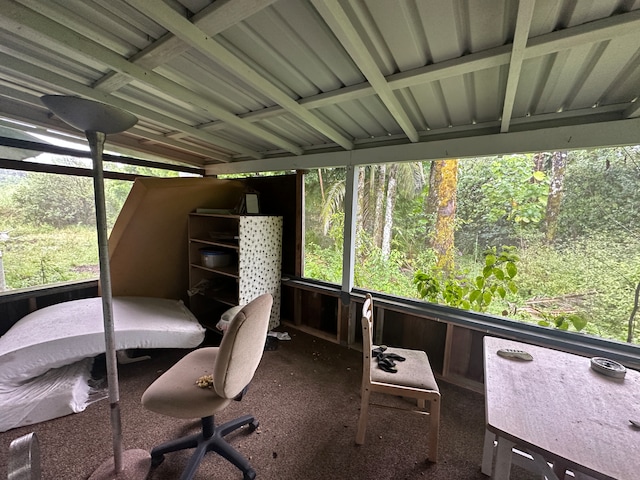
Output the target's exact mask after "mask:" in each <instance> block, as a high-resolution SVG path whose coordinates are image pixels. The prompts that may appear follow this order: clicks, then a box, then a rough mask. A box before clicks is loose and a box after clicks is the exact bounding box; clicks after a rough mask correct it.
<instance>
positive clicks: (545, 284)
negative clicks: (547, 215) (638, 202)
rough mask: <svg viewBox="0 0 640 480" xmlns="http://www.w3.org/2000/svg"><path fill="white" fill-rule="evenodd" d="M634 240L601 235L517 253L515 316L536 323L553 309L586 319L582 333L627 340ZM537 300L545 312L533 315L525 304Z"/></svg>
mask: <svg viewBox="0 0 640 480" xmlns="http://www.w3.org/2000/svg"><path fill="white" fill-rule="evenodd" d="M637 239H638V234H634V233H624V232H622V233H616V232H600V233H594V234H593V235H591V236H588V237H582V238H579V239H576V240H574V241H572V242H567V243H560V244H556V245H553V246H550V245H545V244H544V243H543V242H542V241H539V242H534V243H532V244H530V245H529V246H528V247H527V248H526V249H524V250H521V251H520V257H521V261H520V263H519V270H520V272H519V275H518V279H519V281H518V285H519V287H520V291H519V294H518V299H515V300H514V303H515V304H516V305H515V307H516V311H517V315H516V318H520V319H523V320H526V321H535V322H536V323H537V322H538V321H539V320H540V319H539V318H538V317H539V316H540V315H542V316H543V319H544V316H545V315H546V316H547V317H549V316H552V315H553V312H554V311H561V312H564V311H566V312H569V313H576V314H578V315H579V316H582V317H583V318H585V319H588V324H587V325H586V326H585V327H584V328H583V330H582V331H584V332H586V333H590V334H593V335H598V336H600V337H604V338H611V339H615V340H620V341H626V338H627V322H628V319H629V315H630V313H631V310H632V308H633V295H634V290H635V285H636V284H637V281H638V279H640V250H639V249H638V247H637V245H638V243H637ZM538 299H543V300H545V303H544V305H546V308H536V310H535V312H533V313H534V315H532V314H531V313H530V312H529V308H528V304H527V302H529V304H531V302H532V300H538ZM552 300H555V301H554V302H552ZM636 330H637V329H636ZM639 340H640V337H638V336H637V335H636V340H635V341H639Z"/></svg>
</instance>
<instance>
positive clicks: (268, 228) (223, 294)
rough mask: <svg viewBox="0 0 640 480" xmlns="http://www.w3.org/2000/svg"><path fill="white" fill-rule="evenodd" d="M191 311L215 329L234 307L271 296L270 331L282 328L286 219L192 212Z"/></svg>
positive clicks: (190, 225) (203, 322) (190, 258)
mask: <svg viewBox="0 0 640 480" xmlns="http://www.w3.org/2000/svg"><path fill="white" fill-rule="evenodd" d="M188 234H189V297H190V304H189V306H190V308H191V310H192V311H193V313H194V314H195V315H196V316H197V317H198V319H199V320H200V322H201V323H202V324H203V325H205V326H207V327H213V326H214V325H215V324H216V323H217V322H218V320H219V319H220V315H221V313H222V312H224V311H225V310H227V309H228V308H229V307H231V306H235V305H246V304H247V303H249V302H250V301H251V300H253V299H254V298H255V297H257V296H258V295H261V294H263V293H271V295H272V296H273V307H272V309H271V319H270V322H269V329H270V330H271V329H273V328H275V327H277V326H278V325H279V324H280V288H281V287H280V279H281V264H282V217H276V216H266V215H226V214H210V213H191V214H189V228H188Z"/></svg>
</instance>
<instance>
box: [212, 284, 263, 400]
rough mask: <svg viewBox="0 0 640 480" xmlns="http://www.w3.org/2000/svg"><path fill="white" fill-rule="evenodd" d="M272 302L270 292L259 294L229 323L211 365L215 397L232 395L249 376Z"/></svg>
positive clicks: (258, 354)
mask: <svg viewBox="0 0 640 480" xmlns="http://www.w3.org/2000/svg"><path fill="white" fill-rule="evenodd" d="M272 303H273V298H272V297H271V295H270V294H268V293H266V294H264V295H261V296H260V297H258V298H256V299H255V300H253V301H252V302H250V303H249V304H247V305H246V306H245V307H244V308H243V309H242V310H240V312H238V314H237V315H236V316H235V317H234V318H233V320H232V321H231V323H230V324H229V327H228V328H227V331H226V332H225V334H224V336H223V337H222V342H221V343H220V350H219V351H218V355H217V358H216V363H215V365H214V368H213V388H214V390H215V392H216V393H217V394H218V395H219V396H221V397H223V398H234V397H236V396H237V395H238V394H240V392H242V389H244V387H246V386H247V385H248V384H249V382H250V381H251V379H252V378H253V374H254V373H255V371H256V369H257V368H258V365H259V364H260V360H261V359H262V354H263V352H264V345H265V341H266V339H267V331H268V329H269V317H270V316H271V305H272Z"/></svg>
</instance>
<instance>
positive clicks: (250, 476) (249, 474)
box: [242, 470, 256, 480]
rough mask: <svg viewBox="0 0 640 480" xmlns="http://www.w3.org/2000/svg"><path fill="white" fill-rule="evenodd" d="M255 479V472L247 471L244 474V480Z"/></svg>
mask: <svg viewBox="0 0 640 480" xmlns="http://www.w3.org/2000/svg"><path fill="white" fill-rule="evenodd" d="M254 478H256V472H255V470H247V471H246V472H245V473H244V477H243V478H242V480H253V479H254Z"/></svg>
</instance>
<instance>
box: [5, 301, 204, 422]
mask: <svg viewBox="0 0 640 480" xmlns="http://www.w3.org/2000/svg"><path fill="white" fill-rule="evenodd" d="M113 319H114V328H115V340H116V349H118V350H125V349H133V348H194V347H197V346H198V345H199V344H200V343H201V342H202V340H203V339H204V332H205V330H204V328H203V327H202V326H201V325H200V324H199V322H198V321H197V319H196V318H195V317H194V316H193V314H192V313H191V312H190V311H189V310H188V309H187V308H186V307H185V306H184V304H182V302H179V301H176V300H167V299H160V298H147V297H116V298H114V299H113ZM104 351H105V344H104V325H103V317H102V299H101V298H99V297H97V298H88V299H83V300H74V301H70V302H64V303H60V304H57V305H52V306H50V307H46V308H43V309H40V310H37V311H35V312H33V313H30V314H29V315H27V316H25V317H24V318H22V319H21V320H20V321H18V322H17V323H16V324H15V325H14V326H13V327H11V329H10V330H9V331H8V332H7V333H5V334H4V335H3V336H2V337H0V412H1V413H0V431H6V430H8V429H10V428H15V427H17V426H21V425H26V424H31V423H35V422H39V421H44V420H49V419H51V418H56V417H59V416H62V415H66V414H69V413H72V412H79V411H82V410H84V408H86V405H87V404H88V402H89V395H90V390H91V389H90V387H89V385H88V380H89V375H90V370H91V364H92V360H91V359H92V358H93V357H95V356H96V355H99V354H100V353H104ZM87 359H88V361H87ZM52 369H55V370H52Z"/></svg>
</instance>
